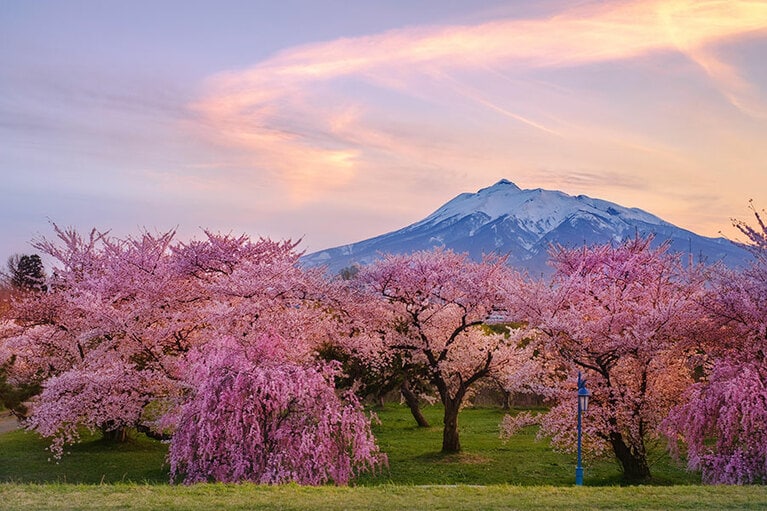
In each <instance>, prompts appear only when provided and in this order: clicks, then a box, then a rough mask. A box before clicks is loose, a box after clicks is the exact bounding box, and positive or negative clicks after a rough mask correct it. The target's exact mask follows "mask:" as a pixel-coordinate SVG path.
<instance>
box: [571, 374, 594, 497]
mask: <svg viewBox="0 0 767 511" xmlns="http://www.w3.org/2000/svg"><path fill="white" fill-rule="evenodd" d="M590 395H591V392H589V389H587V388H586V380H585V379H583V378H581V373H580V371H578V465H577V466H576V467H575V484H576V486H583V466H582V465H581V437H582V433H581V414H582V413H585V412H586V410H588V409H589V396H590Z"/></svg>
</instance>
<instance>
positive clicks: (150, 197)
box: [0, 0, 767, 260]
mask: <svg viewBox="0 0 767 511" xmlns="http://www.w3.org/2000/svg"><path fill="white" fill-rule="evenodd" d="M766 55H767V0H765V1H741V0H722V1H717V0H711V1H707V0H700V1H683V0H662V1H652V0H647V1H644V0H643V1H637V0H633V1H632V0H628V1H579V0H506V1H500V0H466V1H458V0H419V1H416V2H413V1H410V0H408V1H406V0H387V1H383V0H381V1H378V0H366V1H358V0H348V1H343V0H280V1H266V0H251V1H245V0H217V1H207V2H205V1H197V0H151V1H150V0H131V1H129V2H126V1H117V0H91V1H87V0H68V1H66V2H63V1H57V0H49V1H45V0H0V260H3V259H4V258H5V257H7V256H9V255H11V254H15V253H31V252H33V251H34V249H33V248H32V247H31V245H30V242H31V241H32V240H35V239H40V238H41V237H47V238H52V237H53V236H54V231H53V228H52V226H51V223H55V224H57V225H59V226H61V227H75V228H77V229H79V230H81V231H83V232H88V231H90V229H92V228H96V229H98V230H102V231H105V230H111V232H112V233H113V234H115V235H117V236H126V235H138V234H140V233H141V232H143V231H144V230H146V231H149V232H155V231H159V232H162V231H166V230H169V229H176V230H177V232H178V236H179V238H180V239H182V240H185V239H189V238H191V237H197V238H199V237H202V236H203V229H210V230H213V231H219V232H231V233H233V234H238V235H239V234H243V233H245V234H248V235H250V236H251V237H253V238H257V237H259V236H263V237H270V238H272V239H287V238H290V239H293V240H296V239H299V238H300V239H302V243H301V245H300V246H299V247H300V249H302V250H306V251H308V252H312V251H315V250H320V249H324V248H328V247H331V246H337V245H342V244H346V243H351V242H355V241H360V240H362V239H366V238H369V237H372V236H375V235H379V234H383V233H385V232H389V231H393V230H396V229H399V228H401V227H404V226H406V225H408V224H410V223H413V222H415V221H418V220H420V219H422V218H424V217H425V216H427V215H428V214H430V213H431V212H433V211H434V210H435V209H437V208H438V207H439V206H441V205H442V204H443V203H445V202H447V201H448V200H450V199H451V198H453V197H454V196H456V195H458V194H459V193H463V192H474V191H477V190H478V189H480V188H483V187H486V186H490V185H492V184H493V183H495V182H497V181H498V180H500V179H502V178H505V179H509V180H510V181H512V182H514V183H516V184H517V185H519V186H520V187H522V188H539V187H540V188H545V189H556V190H562V191H564V192H566V193H569V194H572V195H577V194H585V195H589V196H591V197H597V198H601V199H606V200H610V201H613V202H617V203H619V204H621V205H623V206H629V207H640V208H642V209H644V210H646V211H649V212H651V213H653V214H655V215H657V216H660V217H661V218H663V219H664V220H667V221H669V222H672V223H674V224H676V225H678V226H680V227H683V228H687V229H690V230H692V231H695V232H697V233H699V234H702V235H706V236H719V235H725V236H728V237H731V238H735V237H736V233H735V231H734V230H733V229H732V227H731V219H732V218H737V219H744V220H749V219H750V218H752V216H751V212H750V210H749V201H750V200H753V204H754V206H756V207H757V208H759V209H761V208H767V65H765V62H767V61H766V60H765V58H767V57H765V56H766ZM4 254H5V255H4Z"/></svg>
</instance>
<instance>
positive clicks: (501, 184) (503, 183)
mask: <svg viewBox="0 0 767 511" xmlns="http://www.w3.org/2000/svg"><path fill="white" fill-rule="evenodd" d="M501 188H503V189H506V190H509V189H512V190H517V191H521V188H520V187H518V186H517V185H515V184H514V183H512V182H511V181H509V180H508V179H505V178H504V179H501V180H500V181H498V182H497V183H495V184H494V185H493V186H488V187H487V188H481V189H480V190H479V191H478V192H477V193H482V192H486V191H491V190H492V191H495V190H499V189H501Z"/></svg>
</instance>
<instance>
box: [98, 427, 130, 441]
mask: <svg viewBox="0 0 767 511" xmlns="http://www.w3.org/2000/svg"><path fill="white" fill-rule="evenodd" d="M101 436H102V437H103V438H104V440H108V441H110V442H118V443H121V442H125V441H126V440H127V439H128V429H127V428H117V429H107V428H105V427H104V428H101Z"/></svg>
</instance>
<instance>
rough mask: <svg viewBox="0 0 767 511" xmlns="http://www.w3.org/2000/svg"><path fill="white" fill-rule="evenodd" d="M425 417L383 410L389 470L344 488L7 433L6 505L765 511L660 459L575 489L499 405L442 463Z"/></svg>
mask: <svg viewBox="0 0 767 511" xmlns="http://www.w3.org/2000/svg"><path fill="white" fill-rule="evenodd" d="M425 413H426V415H427V417H428V419H429V420H430V421H431V422H432V424H435V426H434V427H432V428H428V429H419V428H416V427H414V423H413V420H412V418H411V417H410V415H409V413H408V411H407V409H406V408H404V407H400V406H398V405H388V406H387V407H386V408H384V409H383V410H380V411H379V412H378V414H379V417H380V419H381V424H380V425H378V426H376V428H375V432H376V435H377V437H378V439H379V442H380V444H381V448H382V449H383V450H384V451H385V452H387V453H388V455H389V460H390V467H389V469H388V470H385V471H383V472H382V473H379V474H375V475H365V476H363V477H362V478H361V479H360V480H358V481H357V483H356V486H355V487H348V488H336V487H321V488H305V487H299V486H295V485H288V486H282V487H263V486H256V485H250V484H243V485H220V484H204V485H195V486H170V485H168V484H167V478H168V473H167V466H166V465H165V463H164V457H165V453H166V452H167V446H166V445H165V444H162V443H159V442H155V441H152V440H149V439H147V438H146V437H143V436H137V437H136V438H133V439H131V441H130V442H128V443H125V444H110V443H105V442H103V441H101V440H99V439H98V438H90V439H88V440H87V441H85V442H83V443H82V444H78V445H75V446H73V447H72V448H71V449H70V451H71V453H70V454H69V455H67V456H65V457H64V459H62V460H61V462H60V463H58V464H56V463H52V462H49V461H48V453H47V451H45V446H46V445H47V444H46V442H45V441H44V440H42V439H40V438H38V437H37V436H36V435H33V434H31V433H26V432H23V431H15V432H11V433H6V434H3V435H0V481H3V482H2V483H0V510H5V509H8V510H43V509H45V510H48V509H51V510H56V509H62V510H64V509H67V510H69V509H105V510H109V509H136V510H154V509H157V510H164V511H171V510H176V509H178V510H181V509H184V510H187V509H188V510H197V509H199V510H203V509H205V510H207V509H223V510H240V509H265V510H270V509H275V510H276V509H281V510H291V509H309V508H311V509H317V510H331V509H352V510H353V509H376V510H389V509H392V510H393V509H456V510H461V509H467V510H469V509H470V510H472V511H476V510H479V509H505V510H511V509H519V510H528V509H529V510H537V509H551V510H558V509H583V510H590V509H595V510H601V509H650V510H652V509H659V510H660V509H670V508H674V509H696V510H697V509H766V508H767V488H765V487H757V486H752V487H710V486H709V487H706V486H700V485H699V482H700V480H699V477H698V476H697V475H695V474H689V473H687V472H685V471H684V470H683V469H682V468H681V467H679V466H677V465H676V464H675V463H673V462H672V461H671V460H669V459H668V458H667V457H665V456H661V455H659V456H658V458H659V459H658V461H657V462H656V463H655V465H654V466H653V470H654V473H655V480H654V483H655V485H652V486H642V487H619V486H616V485H617V484H618V482H619V481H620V473H619V470H618V466H617V465H616V464H615V463H611V462H599V463H589V464H588V465H587V469H586V485H587V486H586V487H583V488H575V487H573V478H574V464H575V462H574V459H573V457H572V456H570V455H564V454H561V453H556V452H553V451H552V450H551V449H550V448H549V446H548V444H547V443H546V442H543V441H536V440H535V431H534V429H533V428H529V429H528V430H526V431H524V432H523V433H522V434H521V435H519V436H517V437H515V438H514V439H512V440H511V441H509V442H508V443H503V442H502V441H501V440H500V439H499V438H498V424H499V422H500V419H501V417H502V416H503V412H502V411H501V410H497V409H467V410H464V411H463V412H461V414H462V415H461V435H462V438H461V439H462V442H463V444H464V452H463V453H462V454H460V455H454V456H444V455H442V454H440V453H439V449H440V445H441V444H440V442H441V435H442V431H441V428H440V427H439V421H440V417H441V410H440V409H439V407H427V408H426V410H425Z"/></svg>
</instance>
